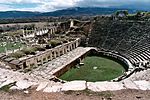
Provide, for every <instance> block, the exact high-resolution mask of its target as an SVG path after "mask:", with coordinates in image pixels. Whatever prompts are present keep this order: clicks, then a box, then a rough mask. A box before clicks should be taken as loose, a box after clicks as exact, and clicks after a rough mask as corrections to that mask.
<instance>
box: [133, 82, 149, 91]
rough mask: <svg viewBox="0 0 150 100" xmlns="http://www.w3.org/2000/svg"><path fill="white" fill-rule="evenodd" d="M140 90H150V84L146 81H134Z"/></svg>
mask: <svg viewBox="0 0 150 100" xmlns="http://www.w3.org/2000/svg"><path fill="white" fill-rule="evenodd" d="M134 83H135V84H136V85H137V86H138V87H139V89H140V90H150V82H148V81H145V80H140V81H134Z"/></svg>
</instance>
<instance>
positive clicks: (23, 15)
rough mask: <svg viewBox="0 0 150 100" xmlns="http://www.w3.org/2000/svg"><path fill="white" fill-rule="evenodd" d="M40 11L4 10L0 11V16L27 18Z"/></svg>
mask: <svg viewBox="0 0 150 100" xmlns="http://www.w3.org/2000/svg"><path fill="white" fill-rule="evenodd" d="M39 14H40V12H30V11H3V12H0V18H26V17H34V16H37V15H39Z"/></svg>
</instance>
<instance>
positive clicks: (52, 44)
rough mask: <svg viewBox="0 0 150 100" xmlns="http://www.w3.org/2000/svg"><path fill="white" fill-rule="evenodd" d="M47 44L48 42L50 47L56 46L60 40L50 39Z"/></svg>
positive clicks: (59, 43)
mask: <svg viewBox="0 0 150 100" xmlns="http://www.w3.org/2000/svg"><path fill="white" fill-rule="evenodd" d="M49 44H50V45H51V46H52V47H56V46H58V45H61V44H62V42H61V41H60V40H51V41H50V42H49Z"/></svg>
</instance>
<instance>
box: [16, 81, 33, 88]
mask: <svg viewBox="0 0 150 100" xmlns="http://www.w3.org/2000/svg"><path fill="white" fill-rule="evenodd" d="M32 85H35V83H33V82H28V81H27V80H20V81H18V82H17V83H16V86H17V87H18V88H19V89H22V90H23V89H27V88H29V87H30V86H32Z"/></svg>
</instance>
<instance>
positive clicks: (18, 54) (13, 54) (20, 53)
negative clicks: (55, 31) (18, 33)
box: [11, 51, 25, 59]
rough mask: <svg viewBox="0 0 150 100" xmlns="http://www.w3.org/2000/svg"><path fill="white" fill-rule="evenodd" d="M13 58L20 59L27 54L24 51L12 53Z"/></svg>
mask: <svg viewBox="0 0 150 100" xmlns="http://www.w3.org/2000/svg"><path fill="white" fill-rule="evenodd" d="M11 56H12V57H14V58H17V59H18V58H21V57H23V56H25V54H24V52H22V51H17V52H15V53H12V54H11Z"/></svg>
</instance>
